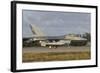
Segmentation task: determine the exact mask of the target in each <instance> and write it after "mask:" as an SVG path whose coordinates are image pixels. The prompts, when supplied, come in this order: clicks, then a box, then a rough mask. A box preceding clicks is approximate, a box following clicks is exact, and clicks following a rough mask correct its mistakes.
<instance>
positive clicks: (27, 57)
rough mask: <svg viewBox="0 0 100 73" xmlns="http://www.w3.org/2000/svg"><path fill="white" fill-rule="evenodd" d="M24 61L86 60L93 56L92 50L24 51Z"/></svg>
mask: <svg viewBox="0 0 100 73" xmlns="http://www.w3.org/2000/svg"><path fill="white" fill-rule="evenodd" d="M22 58H23V60H22V61H23V62H45V61H65V60H86V59H90V58H91V53H90V51H85V52H47V53H34V52H33V53H32V52H30V53H23V55H22Z"/></svg>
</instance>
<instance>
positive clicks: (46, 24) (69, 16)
mask: <svg viewBox="0 0 100 73" xmlns="http://www.w3.org/2000/svg"><path fill="white" fill-rule="evenodd" d="M90 18H91V15H90V13H77V12H55V11H35V10H23V12H22V26H23V28H22V35H23V37H31V36H32V35H33V34H32V31H31V29H30V27H29V24H34V25H36V26H38V27H39V28H40V29H41V31H42V32H43V33H44V34H45V35H47V36H57V35H65V34H69V33H76V34H77V33H79V34H80V33H85V32H90V24H91V23H90V22H91V21H90Z"/></svg>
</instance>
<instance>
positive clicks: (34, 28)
mask: <svg viewBox="0 0 100 73" xmlns="http://www.w3.org/2000/svg"><path fill="white" fill-rule="evenodd" d="M30 28H31V30H32V33H33V34H35V35H37V36H44V33H43V32H42V31H41V29H40V28H39V27H37V26H36V25H33V24H31V25H30Z"/></svg>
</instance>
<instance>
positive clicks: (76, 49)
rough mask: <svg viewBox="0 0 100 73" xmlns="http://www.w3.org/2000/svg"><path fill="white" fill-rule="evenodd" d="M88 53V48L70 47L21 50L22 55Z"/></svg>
mask: <svg viewBox="0 0 100 73" xmlns="http://www.w3.org/2000/svg"><path fill="white" fill-rule="evenodd" d="M88 51H90V46H71V47H57V48H48V47H24V48H23V49H22V52H23V53H46V52H88Z"/></svg>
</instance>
